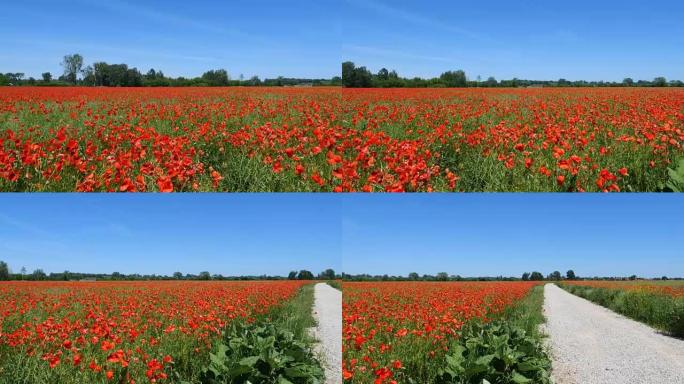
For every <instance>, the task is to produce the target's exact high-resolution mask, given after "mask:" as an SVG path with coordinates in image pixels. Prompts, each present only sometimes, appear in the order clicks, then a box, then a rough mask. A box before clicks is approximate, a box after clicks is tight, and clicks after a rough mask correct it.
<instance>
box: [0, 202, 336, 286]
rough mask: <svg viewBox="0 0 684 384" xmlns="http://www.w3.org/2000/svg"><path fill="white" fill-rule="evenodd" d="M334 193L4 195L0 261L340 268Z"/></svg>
mask: <svg viewBox="0 0 684 384" xmlns="http://www.w3.org/2000/svg"><path fill="white" fill-rule="evenodd" d="M334 198H335V196H333V195H330V194H317V195H305V194H277V195H272V194H175V195H162V194H127V195H111V194H92V195H90V194H88V195H86V194H23V193H20V194H0V260H4V261H6V262H7V263H8V264H9V266H10V268H11V269H12V270H13V271H15V272H18V271H19V270H20V269H21V267H22V266H25V267H26V269H27V270H28V271H29V272H30V271H33V270H34V269H35V268H43V269H44V270H45V271H46V272H48V273H49V272H61V271H64V270H69V271H74V272H99V273H111V272H114V271H117V272H122V273H136V272H138V273H143V274H152V273H156V274H168V275H170V274H172V273H173V272H175V271H180V272H183V273H199V272H201V271H205V270H206V271H210V272H212V273H221V274H223V275H242V274H255V275H260V274H269V275H287V273H288V272H289V271H290V270H292V269H297V270H299V269H308V270H311V271H312V272H314V273H318V272H320V271H322V270H324V269H325V268H333V269H335V270H336V271H340V270H341V258H340V252H341V245H340V232H341V223H340V220H339V217H340V211H339V209H340V204H334V203H332V201H333V200H334Z"/></svg>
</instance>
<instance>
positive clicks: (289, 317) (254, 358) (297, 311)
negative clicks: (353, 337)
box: [201, 285, 324, 384]
mask: <svg viewBox="0 0 684 384" xmlns="http://www.w3.org/2000/svg"><path fill="white" fill-rule="evenodd" d="M313 300H314V298H313V285H306V286H304V287H302V288H301V290H300V292H299V294H298V295H297V296H296V297H295V298H293V299H292V300H290V301H288V302H287V303H285V304H284V305H282V306H279V307H276V308H274V309H273V310H271V311H270V312H269V313H268V314H265V315H262V316H259V317H257V319H256V320H255V321H253V322H245V321H239V320H235V321H233V322H232V323H231V324H230V325H229V326H228V328H226V330H225V331H224V334H223V337H222V340H221V342H219V343H218V344H217V345H216V347H215V348H214V351H213V353H212V354H211V355H210V361H209V363H208V365H207V366H206V367H204V368H203V369H202V374H201V382H202V383H208V384H217V383H253V384H257V383H276V384H288V383H293V384H316V383H322V382H323V377H324V373H323V369H322V368H321V366H320V364H319V363H318V361H316V359H315V357H314V354H313V352H312V349H311V345H312V344H313V342H314V340H313V339H312V338H311V336H310V334H309V328H311V327H313V326H314V325H315V321H314V319H313V316H312V314H311V307H312V305H313Z"/></svg>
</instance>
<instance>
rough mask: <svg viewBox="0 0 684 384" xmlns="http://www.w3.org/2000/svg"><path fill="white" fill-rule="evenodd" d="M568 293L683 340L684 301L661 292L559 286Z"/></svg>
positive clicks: (568, 285) (569, 285) (681, 298)
mask: <svg viewBox="0 0 684 384" xmlns="http://www.w3.org/2000/svg"><path fill="white" fill-rule="evenodd" d="M560 287H561V288H563V289H565V290H566V291H568V292H570V293H572V294H574V295H577V296H579V297H582V298H585V299H587V300H589V301H592V302H594V303H596V304H599V305H601V306H604V307H606V308H610V309H611V310H613V311H615V312H617V313H620V314H623V315H625V316H627V317H630V318H632V319H634V320H637V321H641V322H643V323H646V324H648V325H650V326H653V327H655V328H658V329H660V330H663V331H665V332H668V333H669V334H671V335H673V336H676V337H684V298H683V297H673V296H670V295H667V294H662V293H658V292H649V291H641V290H633V291H628V290H623V289H609V288H596V287H587V286H578V285H571V284H560Z"/></svg>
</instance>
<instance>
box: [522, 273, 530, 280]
mask: <svg viewBox="0 0 684 384" xmlns="http://www.w3.org/2000/svg"><path fill="white" fill-rule="evenodd" d="M522 279H523V281H528V280H529V279H530V273H529V272H525V273H523V274H522Z"/></svg>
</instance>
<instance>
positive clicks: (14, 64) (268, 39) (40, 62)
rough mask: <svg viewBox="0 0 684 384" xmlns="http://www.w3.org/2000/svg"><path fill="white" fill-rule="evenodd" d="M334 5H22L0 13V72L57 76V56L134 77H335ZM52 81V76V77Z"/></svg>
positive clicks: (123, 0)
mask: <svg viewBox="0 0 684 384" xmlns="http://www.w3.org/2000/svg"><path fill="white" fill-rule="evenodd" d="M339 4H340V2H339V0H315V1H314V0H288V1H279V0H250V1H209V0H193V1H183V0H167V1H152V0H21V1H5V2H3V4H2V12H0V44H1V46H2V52H0V72H25V73H26V76H27V77H28V76H34V77H37V78H39V77H40V74H41V73H42V72H46V71H50V72H52V73H53V74H60V73H61V71H62V69H61V67H60V66H59V63H60V61H61V59H62V57H63V56H64V55H65V54H68V53H73V52H79V53H81V54H82V55H83V57H84V59H85V62H86V63H92V62H94V61H106V62H109V63H122V62H123V63H127V64H129V65H130V66H134V67H137V68H138V69H139V70H141V71H142V72H146V71H147V70H148V69H149V68H156V69H161V70H162V71H164V73H165V74H167V75H171V76H180V75H182V76H185V77H189V76H199V75H201V74H202V73H203V72H204V71H206V70H208V69H215V68H225V69H226V70H227V71H228V73H229V74H230V75H231V76H232V77H233V78H237V77H238V76H239V74H240V73H242V74H244V76H245V78H249V77H251V76H253V75H258V76H260V77H261V78H262V79H263V78H264V77H271V78H272V77H275V76H278V75H283V76H286V77H308V78H309V77H325V78H329V77H332V76H335V75H339V73H340V41H339V36H340V35H339V33H340V27H339V22H338V16H339V15H338V10H339V8H340V7H339ZM55 77H57V76H55Z"/></svg>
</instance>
